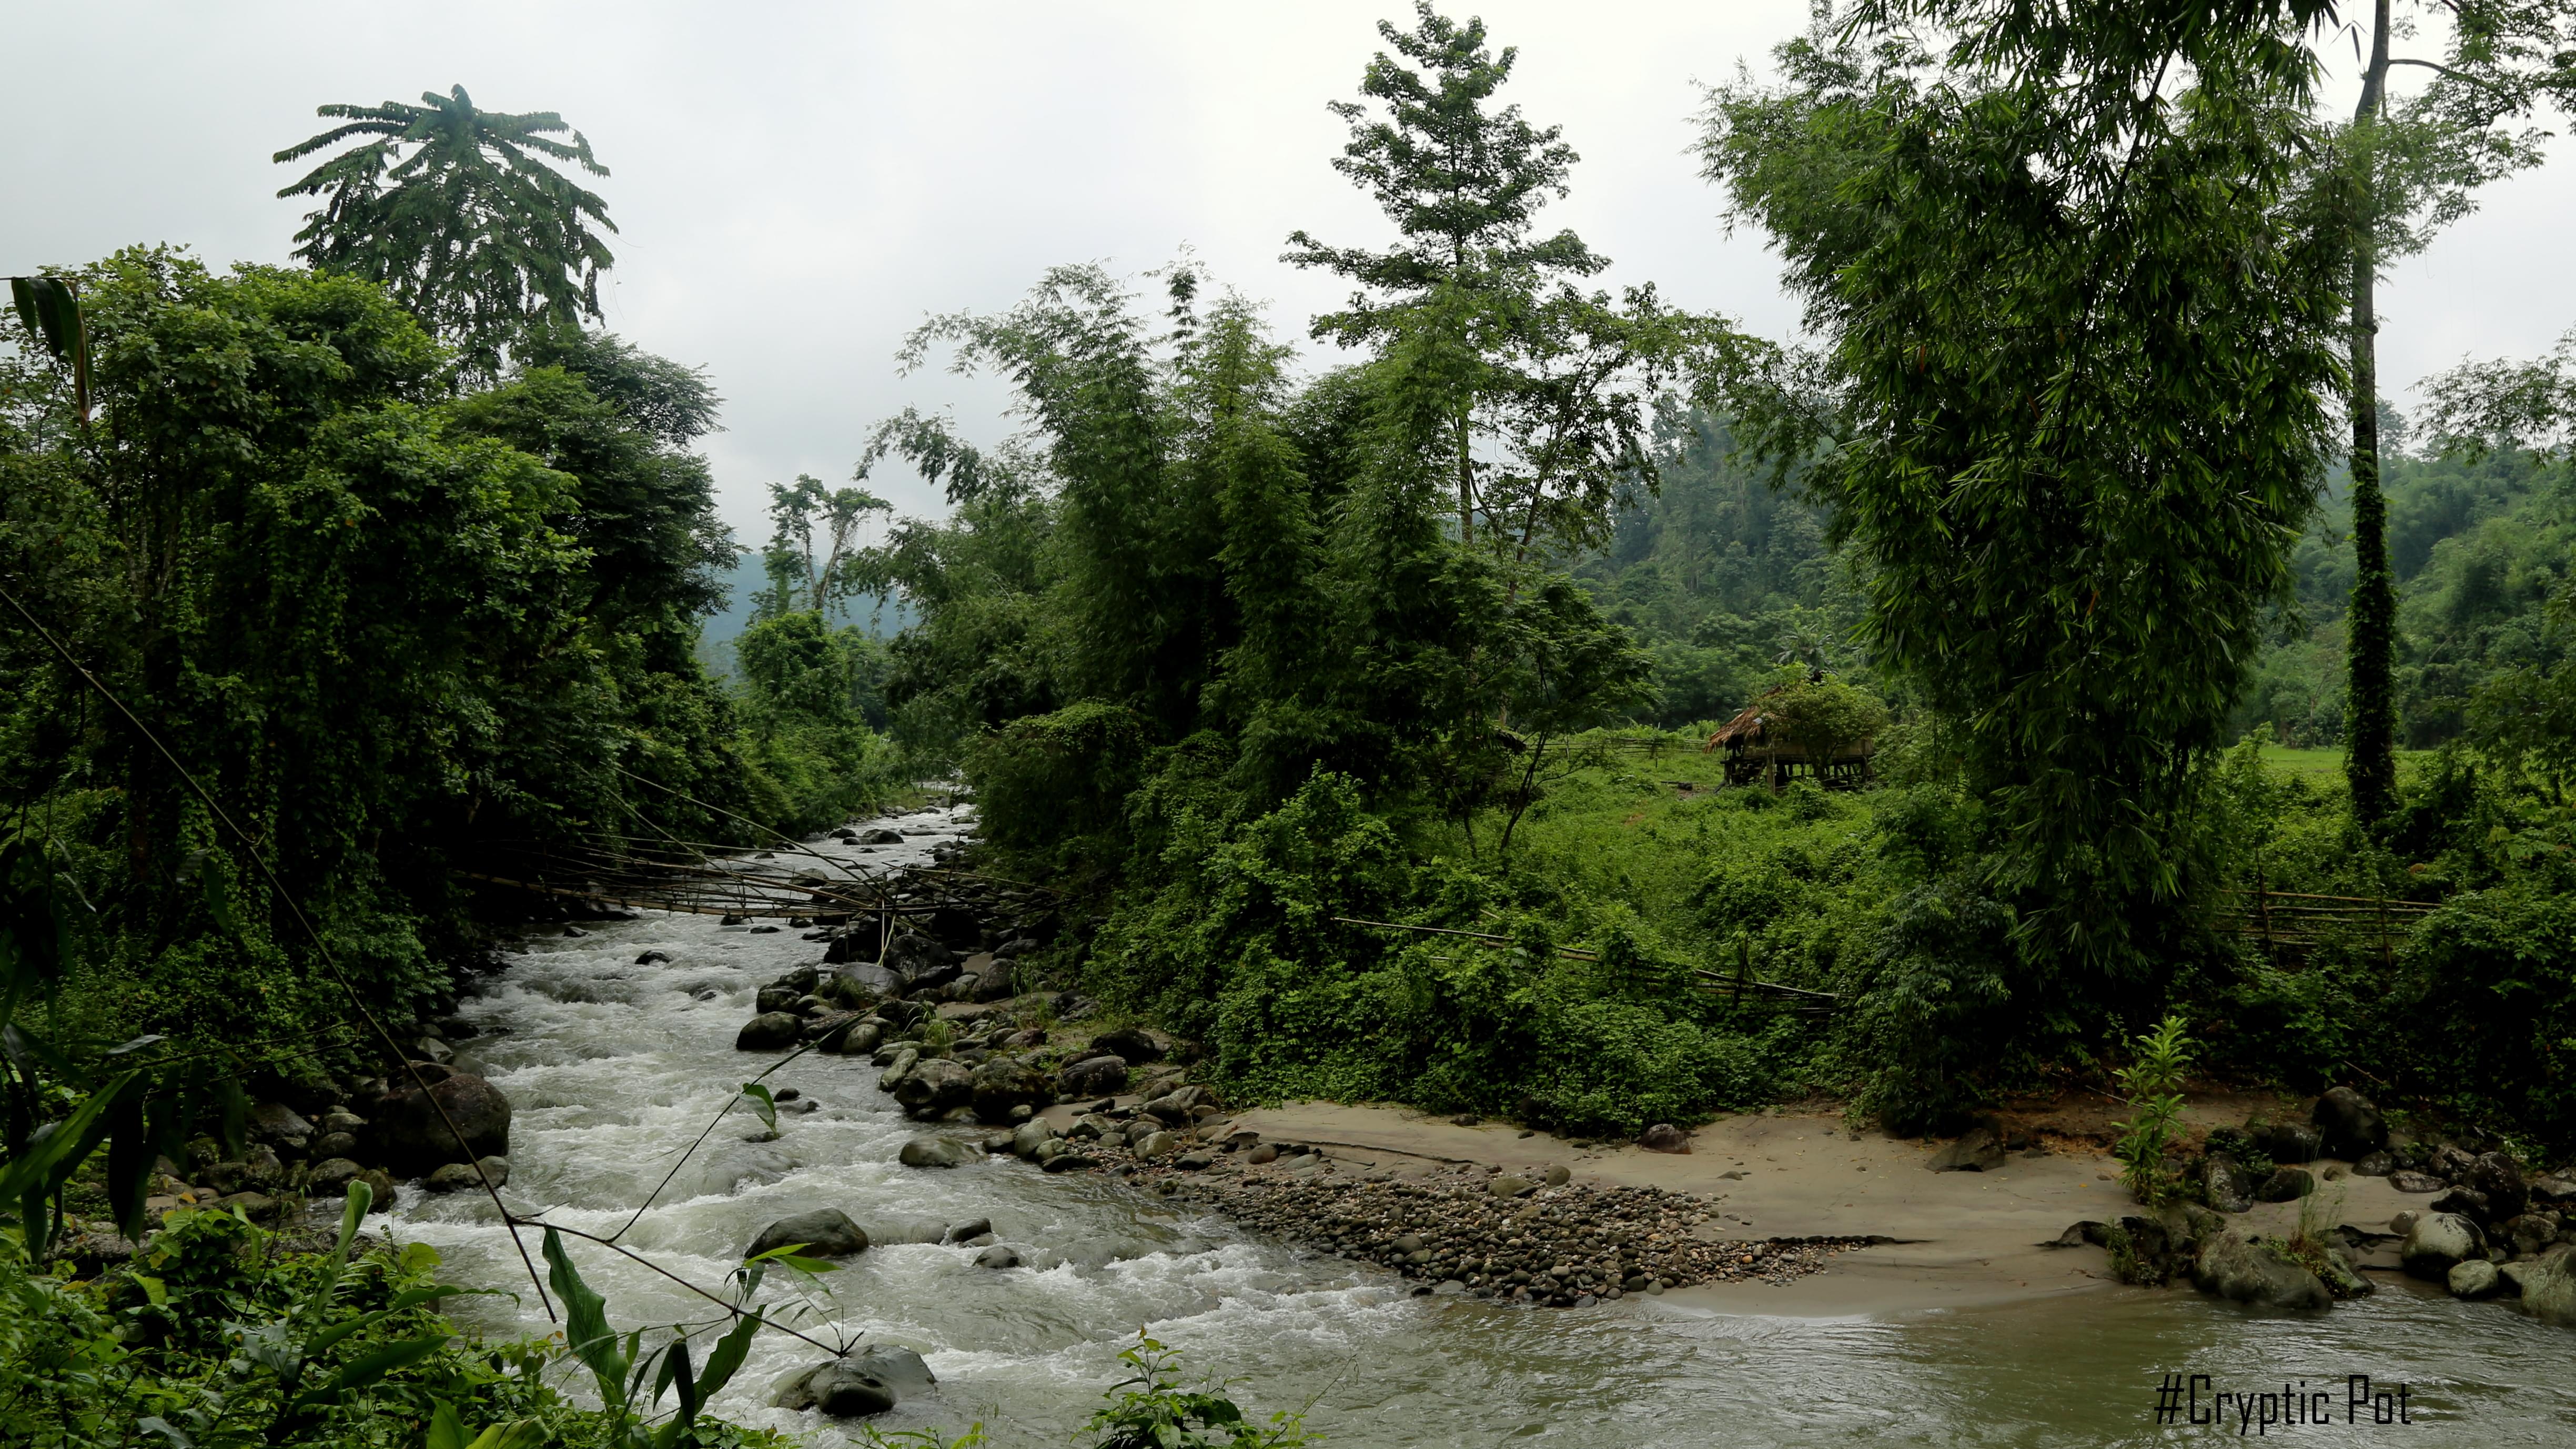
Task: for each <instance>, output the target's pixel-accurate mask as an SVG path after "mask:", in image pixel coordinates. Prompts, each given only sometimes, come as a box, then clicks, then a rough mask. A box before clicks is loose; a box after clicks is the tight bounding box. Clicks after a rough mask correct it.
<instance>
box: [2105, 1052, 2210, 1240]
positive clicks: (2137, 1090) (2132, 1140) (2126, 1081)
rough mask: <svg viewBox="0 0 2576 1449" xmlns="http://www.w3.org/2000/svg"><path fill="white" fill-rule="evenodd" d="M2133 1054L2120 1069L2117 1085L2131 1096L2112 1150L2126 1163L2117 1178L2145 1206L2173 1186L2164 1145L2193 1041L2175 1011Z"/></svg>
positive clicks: (2174, 1127) (2175, 1122)
mask: <svg viewBox="0 0 2576 1449" xmlns="http://www.w3.org/2000/svg"><path fill="white" fill-rule="evenodd" d="M2135 1048H2136V1052H2137V1057H2136V1060H2134V1061H2132V1062H2130V1063H2129V1065H2127V1066H2125V1067H2123V1068H2121V1069H2120V1072H2119V1081H2120V1088H2121V1090H2122V1091H2123V1092H2124V1093H2126V1094H2127V1096H2128V1100H2129V1120H2127V1121H2125V1122H2122V1123H2120V1124H2118V1126H2119V1128H2120V1140H2119V1142H2118V1143H2117V1144H2116V1145H2115V1146H2113V1147H2112V1149H2111V1153H2112V1155H2113V1156H2115V1157H2117V1158H2119V1159H2120V1161H2121V1162H2123V1163H2125V1164H2127V1166H2126V1168H2125V1169H2124V1170H2123V1171H2122V1173H2121V1181H2122V1182H2124V1183H2125V1184H2127V1186H2128V1189H2129V1192H2130V1194H2131V1195H2132V1196H2134V1197H2135V1198H2137V1200H2138V1201H2140V1202H2142V1203H2145V1204H2146V1205H2148V1206H2149V1207H2155V1206H2158V1205H2160V1204H2162V1203H2163V1202H2164V1200H2165V1199H2166V1197H2167V1196H2169V1195H2170V1194H2171V1193H2172V1191H2173V1183H2172V1181H2171V1179H2170V1177H2169V1175H2168V1174H2167V1173H2166V1171H2165V1149H2166V1148H2167V1147H2168V1146H2170V1145H2171V1144H2172V1142H2173V1140H2174V1138H2175V1136H2176V1135H2178V1133H2179V1131H2180V1129H2181V1123H2182V1084H2183V1075H2184V1073H2186V1072H2187V1071H2189V1070H2190V1068H2191V1055H2192V1053H2191V1041H2190V1038H2189V1037H2187V1036H2186V1035H2185V1034H2184V1023H2183V1019H2182V1015H2181V1013H2179V1012H2176V1013H2173V1014H2170V1015H2168V1016H2166V1017H2165V1019H2164V1020H2162V1021H2160V1022H2158V1023H2156V1027H2155V1030H2153V1031H2150V1032H2148V1033H2146V1034H2145V1035H2144V1036H2141V1037H2139V1038H2138V1039H2137V1041H2136V1043H2135Z"/></svg>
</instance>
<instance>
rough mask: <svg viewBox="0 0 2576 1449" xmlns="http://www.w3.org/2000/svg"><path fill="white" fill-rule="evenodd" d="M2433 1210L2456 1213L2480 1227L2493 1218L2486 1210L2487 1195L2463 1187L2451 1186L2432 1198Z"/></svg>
mask: <svg viewBox="0 0 2576 1449" xmlns="http://www.w3.org/2000/svg"><path fill="white" fill-rule="evenodd" d="M2433 1211H2435V1212H2437V1213H2458V1214H2459V1215H2460V1216H2461V1217H2464V1218H2467V1219H2469V1220H2470V1221H2472V1222H2474V1223H2476V1224H2477V1225H2478V1226H2480V1227H2485V1226H2486V1225H2487V1224H2488V1223H2489V1222H2491V1221H2493V1220H2494V1219H2493V1215H2492V1214H2490V1213H2489V1212H2488V1211H2487V1195H2486V1194H2485V1193H2482V1192H2477V1191H2473V1190H2472V1189H2469V1188H2465V1187H2455V1188H2452V1189H2451V1190H2450V1191H2449V1192H2446V1193H2444V1194H2442V1195H2441V1196H2440V1197H2437V1198H2435V1199H2433Z"/></svg>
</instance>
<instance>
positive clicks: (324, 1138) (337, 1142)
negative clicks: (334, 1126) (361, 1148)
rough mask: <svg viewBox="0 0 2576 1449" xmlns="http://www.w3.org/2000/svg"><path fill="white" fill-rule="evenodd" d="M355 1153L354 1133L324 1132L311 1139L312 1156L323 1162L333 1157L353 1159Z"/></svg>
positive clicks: (355, 1137) (356, 1140) (356, 1144)
mask: <svg viewBox="0 0 2576 1449" xmlns="http://www.w3.org/2000/svg"><path fill="white" fill-rule="evenodd" d="M357 1152H358V1138H357V1135H356V1134H355V1133H351V1132H325V1133H323V1134H322V1135H321V1136H319V1137H316V1138H314V1139H313V1155H314V1156H315V1157H318V1158H321V1159H323V1160H324V1161H328V1160H330V1159H331V1158H334V1157H354V1156H356V1155H357Z"/></svg>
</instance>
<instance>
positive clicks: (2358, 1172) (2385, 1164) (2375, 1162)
mask: <svg viewBox="0 0 2576 1449" xmlns="http://www.w3.org/2000/svg"><path fill="white" fill-rule="evenodd" d="M2396 1170H2397V1159H2396V1158H2394V1157H2391V1156H2390V1155H2389V1154H2388V1152H2387V1150H2386V1149H2384V1148H2383V1149H2381V1150H2380V1151H2377V1152H2365V1153H2363V1154H2361V1159H2360V1160H2359V1161H2357V1162H2355V1163H2354V1164H2353V1165H2352V1175H2353V1176H2355V1177H2386V1176H2388V1175H2389V1174H2390V1173H2392V1172H2395V1171H2396Z"/></svg>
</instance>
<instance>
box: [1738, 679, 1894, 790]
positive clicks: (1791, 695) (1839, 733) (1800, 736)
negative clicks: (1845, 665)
mask: <svg viewBox="0 0 2576 1449" xmlns="http://www.w3.org/2000/svg"><path fill="white" fill-rule="evenodd" d="M1759 703H1760V704H1761V706H1762V712H1763V714H1764V716H1765V717H1767V718H1768V720H1769V721H1770V723H1769V724H1768V725H1767V726H1766V731H1767V732H1771V733H1776V734H1777V735H1778V736H1779V737H1780V738H1781V739H1782V740H1784V741H1786V742H1788V743H1790V744H1794V745H1797V746H1799V747H1800V748H1802V749H1804V750H1806V751H1807V752H1808V753H1809V754H1810V755H1829V754H1832V753H1834V752H1835V751H1838V750H1843V749H1848V748H1850V747H1852V746H1855V745H1861V744H1866V743H1867V742H1869V741H1871V740H1874V739H1876V738H1877V737H1878V733H1879V731H1881V730H1883V729H1885V728H1887V706H1886V705H1884V704H1882V703H1880V702H1879V700H1878V698H1877V697H1876V696H1875V695H1872V694H1870V693H1869V692H1868V691H1866V690H1861V689H1855V688H1853V687H1852V686H1850V685H1848V684H1845V683H1842V682H1841V681H1839V680H1823V679H1801V680H1799V681H1797V682H1795V683H1793V684H1790V685H1788V686H1786V687H1784V688H1782V689H1781V690H1780V691H1779V692H1778V693H1776V694H1766V695H1764V696H1763V697H1762V699H1761V700H1760V701H1759ZM1799 783H1800V784H1807V785H1812V784H1814V783H1815V782H1814V781H1812V780H1802V781H1800V782H1799Z"/></svg>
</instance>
